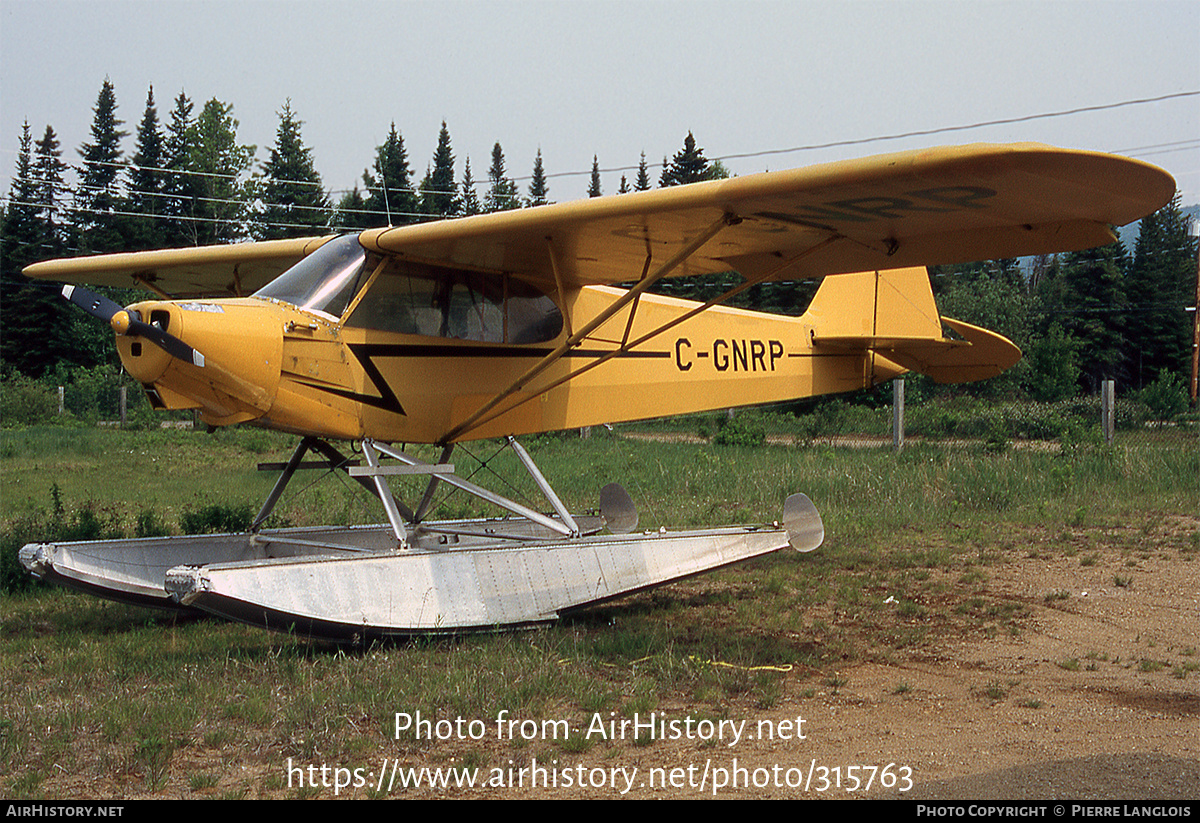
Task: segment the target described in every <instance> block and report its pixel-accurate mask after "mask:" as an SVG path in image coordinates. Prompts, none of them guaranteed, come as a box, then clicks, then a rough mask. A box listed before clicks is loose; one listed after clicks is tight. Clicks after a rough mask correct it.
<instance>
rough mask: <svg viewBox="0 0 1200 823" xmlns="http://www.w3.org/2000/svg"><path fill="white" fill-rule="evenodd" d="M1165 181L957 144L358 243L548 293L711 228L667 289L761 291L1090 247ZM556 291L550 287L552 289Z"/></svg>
mask: <svg viewBox="0 0 1200 823" xmlns="http://www.w3.org/2000/svg"><path fill="white" fill-rule="evenodd" d="M1174 193H1175V181H1174V180H1173V179H1172V178H1171V176H1170V175H1169V174H1167V173H1166V172H1165V171H1163V170H1162V169H1159V168H1157V167H1155V166H1151V165H1149V164H1147V163H1143V162H1141V161H1137V160H1131V159H1128V158H1124V157H1117V156H1113V155H1106V154H1098V153H1094V152H1084V151H1071V150H1064V149H1057V148H1052V147H1049V146H1042V145H1038V144H1015V145H983V144H980V145H971V146H960V147H949V148H936V149H928V150H920V151H910V152H904V153H900V154H890V155H881V156H877V157H870V158H866V159H862V160H848V161H842V162H838V163H830V164H827V165H820V166H811V167H808V168H802V169H795V170H792V171H779V172H769V173H765V174H755V175H750V176H747V177H739V178H732V179H728V180H715V181H711V182H706V183H698V184H694V185H690V186H680V187H676V188H667V189H658V190H655V191H648V192H637V193H631V194H623V195H619V196H614V197H605V198H595V199H587V200H579V201H574V202H570V203H562V204H558V205H552V206H542V207H539V208H535V209H524V210H517V211H509V212H502V213H499V214H488V215H480V216H476V217H469V218H465V219H462V220H452V221H443V222H438V223H426V224H422V225H414V226H402V227H396V228H387V229H374V230H369V231H366V232H363V234H362V242H363V244H364V245H365V246H367V247H368V248H370V249H372V250H375V251H379V252H382V253H391V254H396V255H401V256H404V257H408V258H412V259H417V260H422V261H425V262H431V263H438V264H440V265H445V266H452V267H466V268H474V269H482V270H484V271H505V272H509V273H512V274H516V275H518V276H523V277H524V278H526V279H529V280H532V281H535V282H539V283H541V284H542V285H544V286H546V287H549V288H552V287H553V286H554V284H555V283H556V282H561V283H562V284H563V285H564V286H565V287H575V286H582V285H600V284H616V283H623V282H631V281H635V280H637V279H639V277H640V276H641V274H642V271H643V268H644V267H645V266H646V261H647V256H649V257H650V258H651V261H652V265H659V264H661V263H662V262H664V261H666V260H668V259H669V258H671V256H672V255H674V254H675V253H677V252H679V251H680V250H682V249H686V248H687V246H688V244H689V243H691V242H692V241H693V240H694V239H695V238H697V237H699V236H700V235H701V234H702V233H703V232H704V231H705V230H706V229H707V228H708V227H710V226H712V225H714V224H716V223H718V222H719V221H721V220H722V218H723V216H725V217H727V218H728V223H729V225H726V226H725V227H723V228H721V229H719V230H717V231H716V233H715V235H714V236H713V237H712V238H711V239H709V240H707V241H706V242H704V243H703V245H701V246H700V247H699V249H698V250H697V251H696V252H695V253H694V254H692V255H690V256H689V257H688V258H687V260H686V261H685V262H684V263H683V264H682V265H680V266H678V267H677V268H676V269H674V270H672V271H671V273H670V276H687V275H694V274H703V273H708V272H718V271H729V270H735V271H738V272H740V273H741V274H742V275H744V276H746V277H748V278H749V277H755V276H762V275H764V274H766V273H767V272H770V271H772V270H773V269H779V268H780V264H781V261H784V260H789V259H794V260H795V262H794V263H793V264H792V265H790V266H786V267H784V268H782V269H781V270H780V271H778V272H777V273H773V274H772V275H771V277H770V278H769V279H789V280H790V279H798V278H805V277H820V276H824V275H827V274H839V273H845V272H858V271H870V270H879V269H893V268H901V267H908V266H919V265H936V264H949V263H961V262H969V261H974V260H986V259H995V258H1000V257H1016V256H1023V255H1031V254H1042V253H1052V252H1060V251H1070V250H1076V249H1083V248H1091V247H1093V246H1098V245H1105V244H1107V243H1110V242H1112V241H1113V240H1114V239H1115V238H1114V235H1113V234H1112V232H1111V229H1110V226H1121V225H1124V224H1126V223H1129V222H1131V221H1133V220H1136V219H1138V218H1140V217H1143V216H1145V215H1147V214H1149V213H1151V212H1153V211H1155V210H1156V209H1158V208H1160V207H1161V206H1163V205H1165V204H1166V203H1167V202H1168V201H1169V200H1170V198H1171V197H1172V196H1173V195H1174ZM556 278H557V280H556Z"/></svg>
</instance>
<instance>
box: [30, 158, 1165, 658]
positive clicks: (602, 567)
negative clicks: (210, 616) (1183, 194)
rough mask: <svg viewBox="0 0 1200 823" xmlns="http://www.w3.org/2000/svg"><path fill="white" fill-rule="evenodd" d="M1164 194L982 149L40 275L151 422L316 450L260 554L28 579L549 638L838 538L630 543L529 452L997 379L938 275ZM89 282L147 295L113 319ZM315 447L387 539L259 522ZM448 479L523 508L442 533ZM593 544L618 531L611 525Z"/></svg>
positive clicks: (61, 551)
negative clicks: (585, 619)
mask: <svg viewBox="0 0 1200 823" xmlns="http://www.w3.org/2000/svg"><path fill="white" fill-rule="evenodd" d="M1174 192H1175V183H1174V181H1173V180H1172V179H1171V177H1170V176H1169V175H1168V174H1167V173H1166V172H1164V171H1162V170H1161V169H1158V168H1156V167H1154V166H1150V165H1148V164H1145V163H1141V162H1138V161H1134V160H1130V159H1127V158H1122V157H1115V156H1111V155H1104V154H1096V153H1090V152H1081V151H1067V150H1062V149H1056V148H1051V147H1047V146H1041V145H1036V144H1018V145H1004V146H997V145H972V146H963V147H953V148H939V149H931V150H923V151H913V152H905V153H899V154H891V155H883V156H878V157H872V158H867V159H864V160H856V161H845V162H840V163H833V164H828V165H822V166H814V167H809V168H803V169H797V170H793V171H781V172H771V173H766V174H757V175H751V176H747V177H740V178H733V179H729V180H720V181H712V182H706V183H698V184H694V185H690V186H682V187H678V188H671V189H660V190H657V191H648V192H641V193H633V194H624V195H618V196H614V197H607V198H596V199H588V200H582V201H577V202H571V203H563V204H557V205H550V206H542V207H538V208H533V209H525V210H518V211H509V212H502V213H497V214H487V215H479V216H474V217H468V218H462V219H458V220H447V221H441V222H435V223H426V224H420V225H411V226H403V227H396V228H381V229H372V230H368V231H363V232H361V233H358V234H351V235H344V236H340V237H337V236H331V237H322V238H303V239H297V240H282V241H271V242H264V243H245V244H237V245H227V246H219V247H205V248H190V249H174V250H162V251H151V252H138V253H131V254H114V255H103V256H97V257H86V258H77V259H70V260H54V261H48V262H43V263H37V264H34V265H32V266H30V267H28V268H27V269H26V270H25V274H26V275H27V276H29V277H33V278H42V279H48V280H57V281H62V282H66V283H69V284H72V285H68V286H66V287H65V288H64V295H65V296H67V297H68V299H70V300H71V301H72V302H74V303H76V304H78V305H80V306H81V307H83V308H84V309H86V310H87V311H89V312H90V313H92V314H93V315H95V316H97V317H99V318H101V319H104V320H106V321H108V322H109V323H110V324H111V325H112V328H113V329H114V331H115V333H116V335H117V338H116V339H117V347H118V350H119V353H120V356H121V361H122V363H123V364H124V366H125V368H126V370H127V371H128V372H129V373H130V375H132V376H133V377H134V378H136V379H137V380H138V381H140V382H141V383H142V385H143V386H144V387H145V390H146V393H147V394H148V396H149V397H150V400H151V402H152V403H153V405H154V406H155V407H156V408H162V409H197V410H198V411H199V413H200V416H201V419H202V420H203V421H204V422H206V423H207V424H209V425H211V426H226V425H232V424H238V423H253V424H256V425H260V426H265V427H268V428H273V429H277V430H281V431H286V432H292V433H295V434H298V435H300V436H301V437H302V438H303V440H302V441H301V444H300V446H299V447H298V448H297V450H296V452H295V454H294V455H293V457H292V459H291V461H289V463H288V464H287V466H286V467H284V469H283V473H282V474H281V477H280V481H279V483H277V484H276V488H275V490H274V491H273V492H272V494H271V496H270V498H269V499H268V501H267V503H266V504H265V505H264V507H263V510H262V512H260V515H259V517H258V518H257V519H256V522H255V524H254V526H253V527H252V529H251V533H250V534H249V535H237V536H227V537H226V538H225V539H224V540H223V541H215V542H214V540H213V539H209V540H207V541H204V540H200V539H199V538H188V539H186V540H185V539H182V538H175V539H173V540H175V541H181V540H182V541H183V542H175V543H172V542H171V540H172V539H168V540H166V541H164V540H158V541H152V542H150V543H144V544H139V543H137V541H132V542H131V541H124V542H121V543H119V544H113V545H112V546H108V545H107V544H106V546H104V547H97V546H94V545H93V546H92V547H90V548H89V549H88V550H87V551H86V559H84V554H85V553H84V552H82V551H81V550H76V549H73V548H71V547H70V546H71V544H56V545H55V544H31V546H27V547H26V548H25V549H24V550H22V559H23V560H25V561H26V565H27V566H28V567H29V568H30V569H31V570H33V571H34V572H35V573H37V574H41V575H43V576H46V577H50V578H52V579H56V580H59V581H60V582H64V583H66V584H67V585H75V586H77V587H80V588H86V589H88V590H90V591H95V592H97V593H100V594H102V595H104V596H109V597H117V598H118V599H125V600H135V601H137V602H151V603H154V604H157V605H165V604H179V605H183V606H188V607H194V608H201V609H205V610H207V611H212V612H214V613H217V614H221V615H224V616H226V617H232V618H235V619H241V620H247V621H250V622H255V623H258V624H263V623H266V624H267V625H273V626H277V627H295V626H297V625H298V626H301V627H302V629H303V630H304V631H308V632H309V633H311V634H314V635H319V636H330V637H348V636H355V637H361V636H364V635H390V634H405V633H411V632H415V631H454V630H461V629H472V628H484V627H490V626H498V625H513V624H531V623H540V622H545V621H547V620H552V619H554V617H556V616H557V615H559V614H560V613H562V612H563V611H565V610H567V609H570V608H576V607H579V606H581V605H586V604H589V603H593V602H596V601H598V600H603V599H607V598H610V597H614V596H617V595H619V594H621V593H624V592H626V591H630V590H635V589H641V588H645V587H647V586H650V585H658V584H660V583H662V582H667V581H669V580H671V579H675V578H677V577H680V576H682V575H686V574H694V573H696V572H697V571H703V570H706V569H708V568H713V567H716V566H720V565H725V564H727V563H730V562H736V561H737V560H740V559H744V558H745V557H750V556H755V555H756V554H761V553H763V552H765V551H773V550H775V549H778V548H781V547H782V546H784V545H787V544H789V543H790V544H791V545H793V546H795V547H796V548H799V549H801V550H810V549H813V548H816V546H817V545H819V544H820V542H821V540H822V539H823V527H822V526H821V524H820V517H819V515H818V514H817V512H816V509H815V507H813V505H812V503H811V501H809V500H808V499H807V498H806V497H804V496H803V495H796V496H794V497H793V498H789V501H788V502H787V504H786V505H785V510H784V517H783V525H782V526H774V527H770V528H766V527H760V528H740V529H734V530H731V531H722V530H709V531H706V532H694V533H680V534H675V535H659V534H653V535H649V534H647V535H632V534H630V532H632V531H633V529H634V528H635V526H636V512H634V511H633V509H632V504H631V503H630V502H629V500H628V497H627V496H626V495H624V493H623V492H622V491H620V490H619V488H618V487H606V489H605V490H604V493H603V494H602V496H601V498H602V499H601V517H600V518H599V519H598V520H597V519H596V518H591V519H586V518H576V517H575V516H573V515H571V514H570V513H569V512H568V511H567V510H566V509H565V507H564V506H563V505H562V504H561V502H560V501H559V500H558V498H557V496H556V495H555V494H554V492H553V490H552V489H551V488H550V486H549V484H548V483H546V482H545V479H544V478H543V477H542V476H541V473H540V472H539V471H538V470H537V468H536V466H534V465H533V463H532V461H531V460H530V459H529V457H528V455H527V454H526V453H525V452H524V450H523V449H521V447H520V446H519V444H517V443H516V441H515V440H513V437H514V436H517V435H523V434H530V433H535V432H545V431H553V430H560V429H568V428H575V427H582V426H593V425H598V424H604V423H615V422H621V421H628V420H638V419H645V418H650V417H661V416H666V415H675V414H683V413H689V412H697V411H703V410H708V409H723V408H729V407H734V406H741V405H752V404H762V403H769V402H777V401H783V400H791V399H796V398H803V397H810V396H814V395H821V394H828V393H834V392H844V391H850V390H853V389H858V388H864V387H870V386H873V385H876V384H878V383H880V382H883V381H886V380H890V379H892V378H893V377H895V376H897V375H900V374H903V373H905V372H907V371H916V372H920V373H923V374H927V375H929V376H931V377H932V378H933V379H934V380H937V381H939V382H964V381H970V380H979V379H984V378H987V377H991V376H994V375H996V374H999V373H1000V372H1002V371H1004V370H1005V369H1007V368H1008V367H1010V366H1012V365H1013V364H1014V363H1015V362H1017V360H1019V358H1020V351H1019V350H1018V349H1017V347H1016V346H1014V345H1013V344H1012V343H1011V342H1010V341H1009V340H1007V339H1005V338H1004V337H1002V336H1000V335H998V334H995V333H994V332H990V331H987V330H986V329H981V328H977V327H975V326H972V325H970V324H967V323H963V322H961V321H958V320H953V319H950V318H945V317H942V316H941V315H940V314H939V312H938V309H937V306H936V304H935V301H934V298H933V294H932V292H931V290H930V286H929V278H928V275H927V273H926V270H925V266H927V265H933V264H949V263H958V262H968V261H974V260H982V259H992V258H998V257H1015V256H1021V255H1032V254H1043V253H1053V252H1060V251H1069V250H1076V249H1083V248H1090V247H1093V246H1097V245H1103V244H1107V243H1109V242H1111V241H1112V240H1113V239H1114V235H1113V233H1112V226H1119V225H1124V224H1126V223H1129V222H1131V221H1133V220H1136V219H1138V218H1140V217H1143V216H1145V215H1146V214H1149V213H1151V212H1153V211H1154V210H1156V209H1158V208H1160V207H1161V206H1162V205H1164V204H1166V203H1167V202H1168V201H1169V199H1170V198H1171V196H1172V195H1173V194H1174ZM726 271H735V272H737V273H738V274H740V275H741V276H742V278H743V280H742V282H741V283H740V284H739V285H738V286H736V287H735V288H732V289H730V290H729V291H728V292H726V293H725V294H723V295H721V296H720V297H717V298H714V299H712V300H710V301H708V302H705V303H696V302H692V301H686V300H678V299H673V298H667V297H662V296H658V295H654V294H652V293H650V291H649V290H650V289H651V288H652V287H653V286H654V285H655V284H656V283H658V282H659V281H660V280H662V279H663V278H667V277H686V276H693V275H698V274H705V273H713V272H726ZM800 278H824V279H823V280H822V282H821V285H820V287H819V289H818V291H817V294H816V296H815V298H814V299H813V301H812V303H811V305H810V306H809V307H808V310H807V311H806V313H805V314H804V315H803V316H801V317H783V316H775V315H768V314H763V313H760V312H753V311H746V310H740V309H734V308H729V307H726V306H724V305H722V304H724V303H725V302H726V301H728V300H729V299H730V298H731V297H733V296H734V295H736V294H738V293H740V292H741V291H743V290H745V289H747V288H749V287H750V286H752V285H754V284H757V283H762V282H768V281H774V280H794V279H800ZM80 283H89V284H99V285H105V286H122V287H130V286H135V285H136V286H141V287H144V288H145V289H147V290H149V291H151V292H153V293H155V294H156V295H157V296H158V298H159V299H156V300H148V301H145V302H140V303H136V304H134V305H132V306H129V307H127V308H122V307H120V306H118V305H116V304H115V303H113V302H112V301H110V300H108V299H106V298H104V297H102V296H100V295H98V294H95V293H93V292H90V291H88V290H87V289H84V288H83V287H81V286H78V285H75V284H80ZM618 284H633V285H632V286H631V287H622V286H619V285H618ZM496 437H505V438H508V439H509V442H510V443H511V444H512V446H513V448H514V449H515V450H516V452H517V454H518V457H520V459H521V461H522V462H523V463H524V464H525V465H526V467H527V468H528V469H529V471H530V474H531V476H532V477H533V478H534V480H535V482H536V483H537V484H538V486H539V487H540V488H541V489H542V490H543V491H544V492H545V494H546V497H547V499H548V500H549V502H550V504H551V507H552V508H553V509H554V511H555V514H554V515H545V514H542V513H539V512H536V511H533V510H531V509H529V508H527V507H524V506H521V505H519V504H516V503H514V502H513V501H509V500H506V499H505V498H503V497H501V496H499V495H495V494H494V493H491V492H487V491H486V490H483V489H481V488H479V487H478V486H475V485H474V484H471V483H470V482H469V481H466V480H463V479H462V478H459V477H458V476H457V475H456V474H455V473H454V468H453V465H452V464H450V463H448V462H447V461H448V459H449V457H450V455H451V454H452V451H453V447H454V444H455V443H458V442H463V441H468V440H473V439H480V438H496ZM329 441H351V442H353V443H356V444H361V450H362V453H363V456H364V458H365V460H366V463H367V465H366V466H353V467H351V468H350V469H349V471H350V473H351V475H352V476H354V477H356V478H357V479H358V480H359V482H362V483H363V484H364V485H365V486H366V487H367V488H369V489H371V490H372V491H373V493H375V494H377V495H378V496H379V498H380V501H381V503H382V504H383V507H384V510H385V512H386V513H387V516H388V524H387V526H386V527H385V526H381V527H377V528H374V530H368V531H367V532H354V531H353V530H345V529H342V530H333V531H328V532H325V531H318V532H313V531H312V530H307V531H305V530H283V531H281V532H272V531H270V530H263V529H261V528H260V527H261V524H262V522H263V521H264V520H265V519H266V517H267V515H268V514H269V512H270V509H271V507H272V506H273V505H274V504H275V501H276V500H277V499H278V497H279V495H280V494H281V493H282V491H283V488H284V486H285V485H286V484H287V481H288V479H289V478H290V477H291V475H292V473H293V472H294V471H296V470H297V469H298V468H299V467H301V465H302V459H303V457H304V456H305V454H307V453H308V452H309V451H312V452H315V453H317V454H319V455H321V456H322V457H323V458H324V460H325V463H326V464H327V465H335V466H341V465H345V464H346V462H347V461H346V460H345V458H344V457H343V456H342V455H341V453H340V452H338V451H337V449H336V448H335V447H334V446H333V445H332V444H331V443H330V442H329ZM397 442H400V443H432V444H439V445H441V446H443V447H444V448H443V452H442V458H441V460H440V461H439V462H438V463H436V464H426V463H422V462H421V461H418V460H415V459H413V458H411V457H409V456H408V455H406V454H404V453H403V452H402V451H399V450H397V449H396V448H395V447H394V446H392V445H389V444H394V443H397ZM383 456H390V457H392V458H394V459H395V460H396V463H394V464H390V463H389V464H385V463H384V461H382V460H381V457H383ZM402 473H403V474H409V473H416V474H425V475H428V476H429V482H428V487H427V489H426V492H425V494H424V496H423V498H422V500H421V502H420V504H419V505H418V506H416V507H415V508H414V509H410V508H408V507H405V506H404V505H403V504H402V503H400V502H399V501H397V500H395V498H394V497H393V495H392V494H391V490H390V487H389V486H388V484H387V477H388V476H389V475H393V474H402ZM442 482H446V483H450V484H452V485H455V486H457V487H458V488H462V489H465V490H466V491H468V492H470V493H472V494H477V495H479V496H480V497H482V498H483V499H486V500H489V501H491V502H494V503H497V504H499V505H501V506H503V507H504V508H507V509H508V510H509V511H510V512H511V513H512V515H511V516H509V517H507V518H505V519H503V520H491V521H483V522H478V523H476V522H472V523H462V522H456V523H449V524H446V523H443V524H434V523H427V522H426V520H425V514H426V511H427V509H428V506H429V503H430V500H431V498H432V494H433V490H434V489H435V488H436V487H437V485H438V484H439V483H442ZM605 525H607V526H608V528H609V531H610V532H612V534H608V535H601V534H598V532H599V531H600V530H601V529H602V528H603V527H604V526H605ZM187 540H190V541H192V542H190V543H187V545H186V546H184V543H186V542H187ZM197 541H199V542H197ZM130 546H134V548H129V547H130ZM131 566H137V567H138V568H140V569H142V571H141V572H139V573H137V574H131V573H129V572H128V569H129V568H130V567H131Z"/></svg>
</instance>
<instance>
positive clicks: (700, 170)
mask: <svg viewBox="0 0 1200 823" xmlns="http://www.w3.org/2000/svg"><path fill="white" fill-rule="evenodd" d="M708 173H709V172H708V160H707V159H706V158H705V157H704V149H701V148H698V147H697V146H696V138H695V137H693V136H692V133H691V132H690V131H689V132H688V134H687V137H685V138H684V140H683V148H682V149H680V150H679V151H677V152H676V153H675V156H674V157H673V158H671V162H670V163H669V164H668V163H666V161H664V162H663V173H662V176H661V177H660V178H659V181H658V185H659V187H660V188H661V187H666V186H683V185H687V184H688V183H698V182H700V181H701V180H708V179H709V176H708Z"/></svg>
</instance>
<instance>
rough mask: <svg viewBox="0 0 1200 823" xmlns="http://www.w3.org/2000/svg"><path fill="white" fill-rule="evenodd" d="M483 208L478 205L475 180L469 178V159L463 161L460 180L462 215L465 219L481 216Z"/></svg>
mask: <svg viewBox="0 0 1200 823" xmlns="http://www.w3.org/2000/svg"><path fill="white" fill-rule="evenodd" d="M482 212H483V206H482V205H481V204H480V203H479V194H478V193H476V191H475V178H474V177H472V176H471V158H470V157H468V158H467V159H466V160H465V161H463V178H462V213H463V215H464V216H466V217H470V216H471V215H472V214H481V213H482Z"/></svg>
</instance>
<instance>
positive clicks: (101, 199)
mask: <svg viewBox="0 0 1200 823" xmlns="http://www.w3.org/2000/svg"><path fill="white" fill-rule="evenodd" d="M92 112H93V118H92V140H91V142H89V143H84V144H83V145H82V146H80V147H79V155H80V157H81V158H82V159H83V173H82V175H81V176H80V179H79V188H78V190H77V192H76V195H75V219H74V226H75V229H76V232H77V236H78V241H77V242H78V244H79V245H80V247H81V248H82V249H84V250H87V251H93V252H105V251H119V250H120V249H121V248H122V246H123V244H124V241H123V238H122V236H121V229H122V225H121V223H122V220H121V218H120V216H119V215H118V214H117V212H119V211H122V210H123V208H124V204H123V202H122V198H121V191H120V176H121V165H122V164H121V140H122V139H124V137H125V136H126V134H127V132H123V131H121V130H120V126H121V125H122V124H123V122H124V121H122V120H118V119H117V96H116V92H114V91H113V85H112V83H111V82H109V80H108V78H107V77H106V78H105V79H104V83H103V84H102V85H101V87H100V94H99V95H98V96H97V98H96V105H95V107H94V108H93V109H92Z"/></svg>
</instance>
